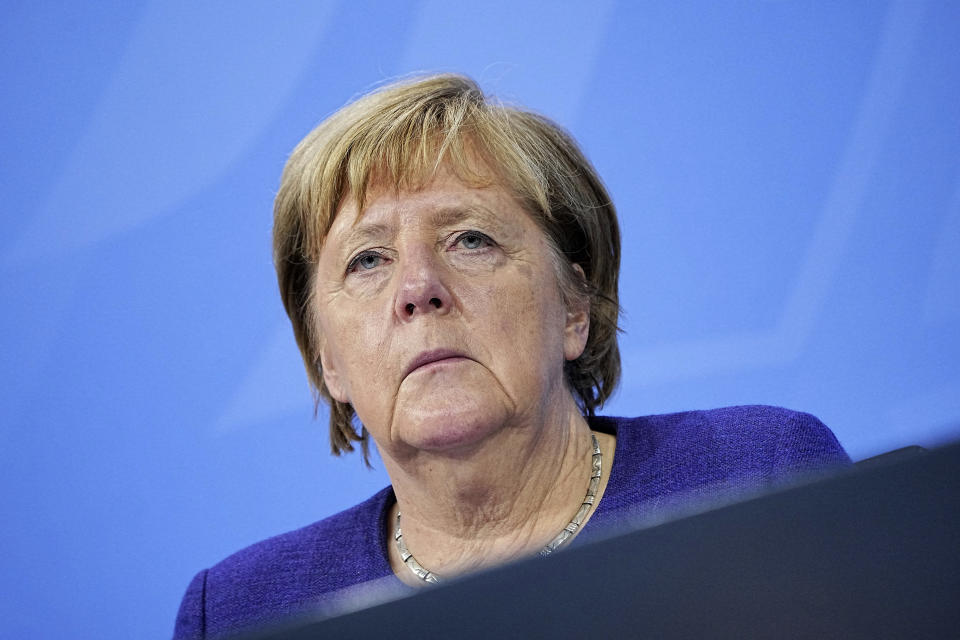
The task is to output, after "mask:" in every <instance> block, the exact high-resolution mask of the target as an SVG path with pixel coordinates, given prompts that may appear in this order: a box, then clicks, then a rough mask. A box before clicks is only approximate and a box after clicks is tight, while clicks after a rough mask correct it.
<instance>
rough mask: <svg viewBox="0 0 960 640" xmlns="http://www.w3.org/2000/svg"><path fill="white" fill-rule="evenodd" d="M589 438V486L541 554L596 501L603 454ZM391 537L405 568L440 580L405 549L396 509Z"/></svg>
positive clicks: (562, 540)
mask: <svg viewBox="0 0 960 640" xmlns="http://www.w3.org/2000/svg"><path fill="white" fill-rule="evenodd" d="M590 438H591V440H593V459H592V464H591V469H590V486H589V487H587V495H585V496H584V497H583V503H582V504H581V505H580V508H579V509H578V510H577V514H576V515H575V516H573V520H571V521H570V524H568V525H567V526H565V527H564V528H563V529H561V530H560V533H558V534H557V535H556V536H555V537H554V538H553V540H551V541H550V542H549V543H547V546H545V547H544V548H543V549H541V550H540V555H541V556H548V555H550V554H551V553H553V552H554V551H556V550H557V549H559V548H560V547H562V546H563V545H564V544H566V543H567V541H568V540H570V538H572V537H573V534H575V533H576V532H577V529H579V528H580V525H581V524H583V519H584V517H586V515H587V513H588V512H589V511H590V507H592V506H593V503H594V502H595V501H596V498H597V489H599V488H600V470H601V469H602V463H603V454H602V453H600V443H599V442H597V436H595V435H594V434H593V433H591V434H590ZM393 539H394V540H396V541H397V549H398V550H399V551H400V557H401V558H402V559H403V564H405V565H407V568H409V569H410V571H412V572H413V574H414V575H415V576H417V577H418V578H420V579H421V580H423V581H424V582H430V583H433V584H436V583H438V582H440V576H438V575H437V574H435V573H434V572H432V571H430V570H429V569H427V568H426V567H424V566H423V565H422V564H420V563H419V562H417V559H416V558H414V557H413V554H412V553H410V550H409V549H407V543H406V542H404V540H403V530H402V529H401V528H400V511H397V521H396V523H395V524H394V528H393Z"/></svg>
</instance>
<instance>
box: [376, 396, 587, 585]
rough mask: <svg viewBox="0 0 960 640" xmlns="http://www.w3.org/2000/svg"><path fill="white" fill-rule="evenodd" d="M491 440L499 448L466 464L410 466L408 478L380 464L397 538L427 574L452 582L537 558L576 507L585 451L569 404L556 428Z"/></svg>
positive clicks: (436, 461)
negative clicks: (386, 475) (394, 506)
mask: <svg viewBox="0 0 960 640" xmlns="http://www.w3.org/2000/svg"><path fill="white" fill-rule="evenodd" d="M571 404H572V402H571ZM547 424H550V423H547ZM552 424H558V423H557V422H554V423H552ZM560 425H562V426H560ZM498 436H499V437H501V438H502V442H494V443H491V444H490V447H489V448H488V450H486V451H480V452H478V453H477V455H475V456H473V457H471V458H470V459H466V460H464V459H446V460H444V459H443V458H441V457H439V456H430V458H433V459H431V460H429V461H425V460H416V459H414V460H413V467H414V473H415V475H412V476H411V475H408V474H407V473H405V471H406V470H405V469H400V468H396V469H394V468H391V466H396V465H390V464H389V463H388V461H387V460H386V459H385V460H384V462H385V464H387V466H388V471H389V472H390V477H391V478H392V479H394V491H395V493H396V495H397V501H398V507H399V509H400V510H401V511H402V513H403V532H404V539H405V541H406V543H407V546H408V548H409V549H410V551H411V553H413V554H414V556H415V557H416V558H417V560H418V561H419V562H420V563H421V564H423V565H424V566H425V567H427V568H428V569H430V570H431V571H435V572H436V573H438V574H440V575H454V574H456V573H460V572H463V571H468V570H471V569H475V568H478V567H481V566H487V565H491V564H496V563H500V562H505V561H508V560H511V559H513V558H516V557H519V556H522V555H527V554H530V553H536V551H538V550H539V549H540V548H542V547H543V546H544V545H546V544H547V543H548V542H549V541H550V540H552V539H553V537H554V536H556V535H557V534H558V533H559V532H560V530H561V529H562V528H563V527H564V526H566V525H567V523H569V522H570V519H571V518H572V517H573V516H574V514H575V513H576V511H577V509H578V508H579V507H580V504H581V500H582V498H583V496H584V494H585V493H586V490H587V486H588V485H589V481H590V478H589V476H590V468H591V458H592V444H591V440H590V427H589V425H588V424H587V422H586V420H585V419H584V418H583V417H582V416H581V415H580V414H579V412H578V411H576V407H575V405H574V410H573V412H572V413H570V412H568V413H567V415H566V416H565V417H564V418H563V419H562V420H561V421H559V424H558V427H557V428H549V427H547V428H543V429H539V430H533V429H529V428H522V429H521V428H518V429H506V430H504V431H503V432H502V433H501V434H498ZM505 451H506V452H507V453H504V452H505ZM394 513H395V512H394ZM390 524H391V526H393V520H392V519H391V523H390ZM390 541H391V543H392V542H393V540H392V536H391V537H390Z"/></svg>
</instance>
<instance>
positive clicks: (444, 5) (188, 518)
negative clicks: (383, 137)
mask: <svg viewBox="0 0 960 640" xmlns="http://www.w3.org/2000/svg"><path fill="white" fill-rule="evenodd" d="M4 9H5V10H4V13H5V17H4V20H3V21H2V22H0V43H2V44H0V48H2V49H0V50H2V52H3V53H2V58H0V82H2V86H3V91H2V93H0V117H2V121H3V138H2V156H0V158H2V159H0V162H2V167H3V169H2V172H0V185H2V193H3V218H2V234H0V269H2V282H0V299H2V301H3V314H2V317H0V350H2V362H3V366H2V371H0V388H2V390H3V391H2V393H3V405H2V406H3V409H2V424H0V478H2V489H0V491H2V513H3V521H2V525H0V549H3V553H2V554H0V558H2V559H0V576H2V577H0V580H2V597H0V620H2V621H3V622H2V627H3V628H2V631H0V635H4V636H5V637H11V638H61V637H84V638H118V639H119V638H132V637H157V638H162V637H167V636H169V634H170V633H171V630H172V624H173V618H174V615H175V612H176V608H177V604H178V602H179V599H180V597H181V595H182V593H183V590H184V588H185V587H186V585H187V582H188V581H189V579H190V577H191V576H192V575H193V574H194V573H195V572H196V571H197V570H199V569H200V568H202V567H205V566H209V565H210V564H212V563H214V562H216V561H217V560H219V559H221V558H222V557H224V556H225V555H227V554H229V553H230V552H232V551H234V550H237V549H238V548H240V547H242V546H244V545H247V544H249V543H252V542H254V541H256V540H259V539H261V538H264V537H266V536H268V535H271V534H275V533H279V532H282V531H285V530H288V529H291V528H295V527H298V526H301V525H304V524H307V523H308V522H311V521H313V520H316V519H319V518H321V517H322V516H325V515H328V514H330V513H332V512H334V511H337V510H339V509H341V508H343V507H346V506H349V505H350V504H353V503H355V502H357V501H359V500H361V499H363V498H365V497H367V496H368V495H369V494H370V493H372V492H373V491H375V490H376V489H378V488H380V487H381V486H382V485H383V484H385V482H386V479H385V475H384V473H383V471H382V469H381V468H380V467H379V465H377V463H376V460H375V466H377V469H375V470H374V471H372V472H370V471H367V470H365V469H364V468H363V467H362V465H361V462H360V460H359V458H358V457H356V456H353V457H348V458H345V459H334V458H331V456H330V455H329V454H328V444H327V436H326V416H325V414H323V413H321V416H320V418H319V419H318V420H317V421H313V420H312V404H311V399H310V395H309V391H308V388H307V383H306V379H305V376H304V374H303V371H302V367H301V364H300V361H299V355H298V352H297V350H296V347H295V345H294V342H293V338H292V334H291V331H290V329H289V325H288V322H287V320H286V317H285V316H284V313H283V310H282V308H281V305H280V301H279V296H278V295H277V292H276V285H275V281H274V275H273V269H272V266H271V261H270V239H269V231H270V224H271V204H272V197H273V194H274V190H275V188H276V185H277V184H278V178H279V174H280V170H281V168H282V166H283V163H284V160H285V158H286V156H287V154H288V153H289V152H290V150H291V149H292V148H293V146H294V145H295V144H296V143H297V141H298V140H299V139H300V138H301V137H303V136H304V135H305V134H306V133H307V132H308V131H309V130H310V129H311V128H312V127H313V126H314V125H315V124H316V123H317V122H319V121H320V120H321V119H322V118H323V117H324V116H326V115H328V114H330V113H331V112H332V111H334V110H335V109H336V108H338V107H339V106H341V105H342V104H344V103H345V101H346V100H347V99H348V98H349V97H350V96H353V95H356V94H357V93H359V92H362V91H365V90H367V89H369V88H370V87H372V86H373V85H374V84H376V83H379V82H382V81H384V80H385V79H388V78H391V77H393V76H396V75H399V74H406V73H409V72H411V71H415V70H455V71H462V72H466V73H468V74H471V75H473V76H474V77H476V78H477V79H478V80H479V81H480V82H481V83H482V84H483V86H484V87H485V88H486V89H487V90H488V91H490V92H492V93H494V94H497V95H499V96H500V97H502V98H504V99H506V100H509V101H516V102H519V103H521V104H524V105H527V106H529V107H531V108H534V109H537V110H540V111H542V112H543V113H546V114H548V115H550V116H552V117H553V118H555V119H556V120H558V121H559V122H560V123H562V124H563V125H565V126H566V127H568V128H569V129H571V130H572V132H573V133H574V135H575V136H576V137H577V138H578V139H579V140H580V141H581V142H582V144H583V146H584V148H585V150H586V152H587V154H588V156H589V157H590V158H592V160H593V161H594V162H595V164H596V165H597V167H598V169H599V171H600V173H601V175H602V176H604V178H605V179H606V181H607V182H608V185H609V187H610V190H611V192H612V194H613V196H614V198H615V201H616V203H617V205H618V207H619V210H620V214H621V218H622V224H623V247H624V259H623V272H622V303H623V307H624V308H625V310H626V314H625V316H624V319H623V328H624V329H625V331H626V333H625V334H624V336H623V339H622V343H621V345H622V347H621V348H622V352H623V356H624V370H625V377H624V382H623V384H622V385H621V387H620V390H619V393H618V394H617V395H616V396H615V398H614V400H613V401H612V402H611V403H610V404H609V405H608V407H607V408H606V410H605V412H606V413H608V414H620V415H635V414H647V413H657V412H666V411H672V410H679V409H692V408H705V407H712V406H719V405H729V404H739V403H769V404H777V405H784V406H788V407H791V408H796V409H803V410H806V411H809V412H811V413H814V414H816V415H818V416H819V417H820V418H821V419H823V420H824V422H826V423H827V424H828V425H829V426H831V427H832V428H833V430H834V431H835V432H836V434H837V435H838V437H839V438H840V441H841V442H842V443H843V444H844V445H845V446H846V447H847V449H848V451H849V452H850V453H851V455H852V456H853V457H854V458H863V457H866V456H870V455H872V454H876V453H879V452H882V451H884V450H888V449H892V448H895V447H899V446H904V445H908V444H915V443H916V444H922V445H927V446H933V445H936V444H938V443H942V442H945V441H948V440H951V439H954V438H957V437H960V428H958V425H960V367H958V364H957V362H958V359H960V284H958V283H960V153H958V150H960V118H958V114H960V109H958V106H960V83H958V80H960V47H958V46H957V43H958V42H960V4H958V3H956V2H950V1H946V0H944V1H931V2H920V1H913V0H911V1H907V2H878V1H870V2H842V3H837V2H790V1H783V2H724V3H713V2H706V1H704V2H687V3H674V2H651V3H637V2H627V1H621V2H615V1H613V0H601V1H598V2H590V3H586V2H524V1H517V0H510V1H506V0H493V1H490V0H488V1H485V2H482V3H479V2H477V3H459V2H458V3H454V2H449V1H443V0H423V1H420V2H406V3H404V2H353V1H351V2H347V1H342V2H334V1H329V2H288V3H262V2H229V3H228V2H222V3H208V4H204V3H193V2H182V3H181V2H170V1H164V2H159V1H157V2H144V1H140V2H113V3H107V2H104V3H85V2H84V3H82V2H63V3H27V2H21V3H7V4H5V6H4Z"/></svg>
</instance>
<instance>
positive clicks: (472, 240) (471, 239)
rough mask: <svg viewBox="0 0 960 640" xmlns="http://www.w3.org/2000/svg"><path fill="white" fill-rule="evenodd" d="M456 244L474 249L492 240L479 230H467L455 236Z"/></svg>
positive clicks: (490, 242)
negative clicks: (457, 236)
mask: <svg viewBox="0 0 960 640" xmlns="http://www.w3.org/2000/svg"><path fill="white" fill-rule="evenodd" d="M457 244H459V245H460V246H462V247H463V248H464V249H470V250H476V249H482V248H483V247H485V246H489V245H491V244H493V241H492V240H490V238H488V237H487V236H485V235H484V234H482V233H480V232H479V231H467V232H466V233H463V234H461V235H460V237H459V238H457Z"/></svg>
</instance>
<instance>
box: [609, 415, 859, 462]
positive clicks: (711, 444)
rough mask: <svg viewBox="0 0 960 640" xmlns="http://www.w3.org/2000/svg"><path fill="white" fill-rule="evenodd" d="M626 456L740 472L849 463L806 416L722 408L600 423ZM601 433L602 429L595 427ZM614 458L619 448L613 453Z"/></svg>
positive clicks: (819, 424)
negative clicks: (753, 467)
mask: <svg viewBox="0 0 960 640" xmlns="http://www.w3.org/2000/svg"><path fill="white" fill-rule="evenodd" d="M600 420H602V421H604V422H606V423H607V424H609V425H610V427H612V428H613V429H614V430H615V431H616V433H617V439H618V441H620V440H621V439H622V440H623V443H624V445H625V446H627V447H628V448H629V449H630V451H629V452H627V453H628V455H631V454H639V455H658V456H661V457H662V456H667V457H679V458H688V457H701V456H703V455H704V454H706V453H708V452H709V454H710V457H711V458H712V459H714V460H718V459H726V458H727V457H732V459H731V462H736V463H737V464H738V466H740V467H741V468H742V467H743V465H745V464H747V465H748V464H751V463H757V464H762V465H766V466H770V467H777V466H791V467H798V466H799V467H805V466H820V465H829V464H833V463H840V464H843V463H848V462H849V461H850V459H849V457H847V454H846V452H844V450H843V447H842V446H840V443H839V442H838V441H837V438H836V436H834V435H833V432H832V431H830V429H828V428H827V426H826V425H824V424H823V422H821V421H820V420H819V419H817V418H816V417H815V416H813V415H811V414H809V413H803V412H800V411H792V410H790V409H784V408H782V407H773V406H767V405H746V406H735V407H722V408H719V409H708V410H701V411H683V412H679V413H669V414H662V415H652V416H644V417H640V418H601V419H600ZM601 428H602V427H601ZM618 453H619V447H618Z"/></svg>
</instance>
